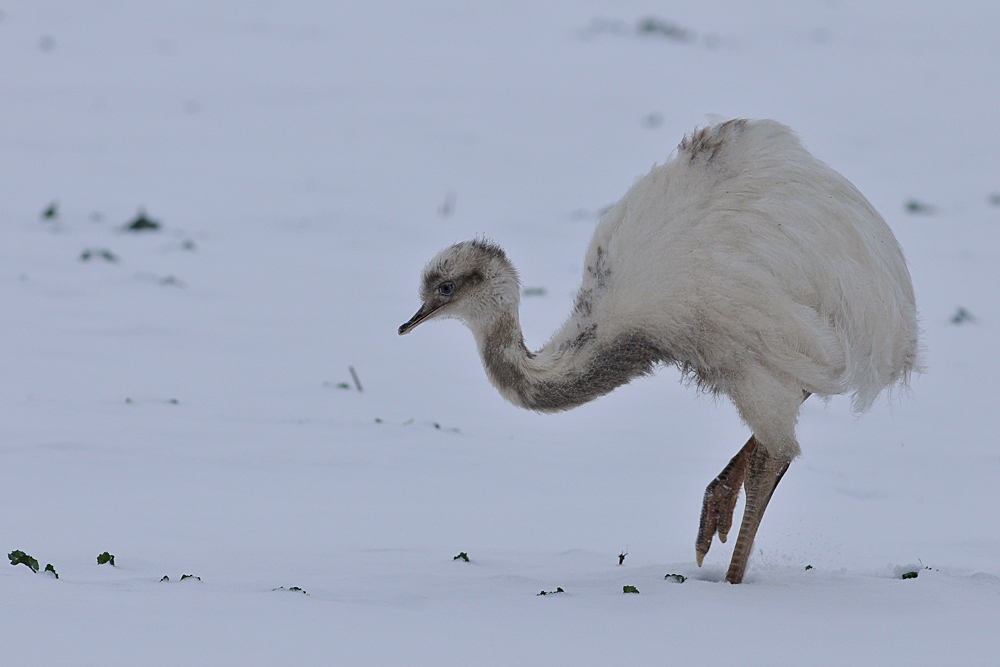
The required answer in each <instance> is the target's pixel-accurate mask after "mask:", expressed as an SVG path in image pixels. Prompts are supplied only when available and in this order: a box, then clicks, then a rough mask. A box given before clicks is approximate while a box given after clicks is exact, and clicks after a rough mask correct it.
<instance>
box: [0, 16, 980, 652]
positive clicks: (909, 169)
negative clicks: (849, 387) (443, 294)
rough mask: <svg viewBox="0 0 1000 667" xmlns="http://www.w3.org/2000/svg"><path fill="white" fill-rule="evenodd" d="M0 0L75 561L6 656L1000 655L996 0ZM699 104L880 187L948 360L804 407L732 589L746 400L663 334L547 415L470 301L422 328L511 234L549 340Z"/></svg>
mask: <svg viewBox="0 0 1000 667" xmlns="http://www.w3.org/2000/svg"><path fill="white" fill-rule="evenodd" d="M0 12H2V13H0V63H2V68H0V99H2V100H3V103H2V104H0V225H2V228H3V236H2V240H3V243H0V307H2V309H3V313H4V316H3V317H2V318H0V406H2V408H0V410H2V415H3V416H2V419H0V547H2V548H3V550H4V553H7V552H10V551H13V550H15V549H19V550H23V551H25V552H27V553H28V554H31V555H32V556H34V557H36V558H37V559H38V560H39V562H40V564H41V565H42V567H44V565H45V564H46V563H52V564H53V566H54V567H55V569H56V570H57V571H58V573H59V575H60V578H59V579H58V580H56V579H54V578H53V577H51V576H50V575H47V574H44V573H39V574H34V573H32V572H31V571H30V570H29V569H28V568H27V567H26V566H23V565H18V566H15V567H10V566H8V565H7V564H6V562H4V563H2V564H0V600H2V602H3V612H4V620H3V623H2V624H0V662H2V664H9V665H99V664H100V665H105V664H109V665H178V664H188V665H452V664H467V665H533V664H545V665H609V664H614V665H647V664H698V665H732V664H746V665H866V664H867V665H907V666H912V665H996V664H1000V632H998V630H1000V519H998V513H997V510H996V495H997V489H998V479H1000V448H998V443H997V438H998V428H997V424H998V419H997V413H998V408H1000V401H998V399H997V394H996V391H995V389H996V379H997V377H998V375H1000V362H998V355H997V340H998V327H1000V307H998V306H1000V297H998V292H997V287H998V285H1000V269H998V267H1000V205H997V204H996V203H992V202H991V200H990V197H991V195H994V194H997V193H1000V166H998V165H1000V162H998V160H997V155H998V154H1000V124H998V123H997V122H996V121H997V100H998V99H1000V78H998V76H997V71H998V69H1000V68H998V65H1000V42H998V41H997V39H996V35H997V34H998V33H1000V4H998V3H996V1H995V0H980V1H968V2H962V3H953V2H924V3H913V2H903V1H899V2H887V3H868V2H860V1H854V0H828V1H825V2H793V1H792V0H787V1H786V2H776V3H771V4H768V5H764V6H758V5H756V4H755V3H742V2H735V1H734V2H705V3H686V4H681V3H666V4H664V3H640V2H614V3H613V2H593V1H589V0H584V1H583V2H579V1H577V2H568V1H563V2H552V3H537V2H504V3H496V4H484V3H464V2H454V1H449V0H436V1H433V2H430V1H429V2H421V3H367V2H333V3H331V2H319V1H316V2H300V3H281V2H274V1H264V0H261V1H256V2H235V1H229V2H214V3H204V2H193V1H190V0H184V1H175V2H169V3H131V2H112V1H110V0H108V1H103V2H91V3H68V2H64V1H58V2H57V1H55V0H32V1H31V2H26V1H23V0H13V1H12V2H7V3H4V4H3V5H2V6H0ZM649 16H654V17H658V18H660V19H662V20H663V21H664V22H672V23H674V24H676V25H677V26H679V27H680V28H682V29H684V30H686V31H687V32H686V33H685V35H686V37H687V38H688V39H686V40H680V39H671V38H669V37H667V36H663V35H638V34H636V30H635V26H636V24H637V23H638V22H639V21H640V20H642V19H644V18H646V17H649ZM709 113H714V114H719V115H720V116H722V117H736V116H745V117H757V118H775V119H778V120H781V121H783V122H785V123H788V124H789V125H791V126H792V127H793V128H795V129H796V130H797V131H798V132H799V133H800V135H801V136H802V137H803V139H804V141H805V143H806V145H807V146H808V147H809V148H810V149H811V150H812V151H813V153H814V154H816V155H817V156H818V157H820V158H821V159H823V160H825V161H827V162H828V163H829V164H831V165H832V166H833V167H834V168H836V169H837V170H839V171H841V172H842V173H844V174H845V175H846V176H847V177H848V178H849V179H851V180H852V181H853V182H854V183H855V184H856V185H857V186H858V187H859V188H860V189H861V190H862V191H863V192H864V193H865V194H866V195H867V196H868V197H869V199H870V200H871V201H872V202H873V203H874V204H875V205H876V207H877V208H878V209H879V210H881V211H882V213H883V215H884V216H885V217H886V219H887V220H888V222H889V224H890V225H891V226H892V228H893V229H894V230H895V232H896V234H897V236H898V238H899V240H900V242H901V243H902V245H903V247H904V249H905V250H906V252H907V255H908V258H909V261H910V263H911V270H912V274H913V279H914V284H915V287H916V290H917V296H918V305H919V308H920V310H921V314H922V317H923V326H924V328H925V331H926V337H925V344H926V347H927V359H928V362H929V366H930V372H929V373H927V374H925V375H924V376H922V377H919V378H917V379H916V380H915V381H914V383H913V386H912V391H910V392H908V393H903V394H901V395H899V396H897V400H896V401H894V402H893V403H892V404H890V403H889V402H888V401H887V400H886V399H885V398H883V399H882V400H880V401H879V403H878V404H877V405H876V407H875V408H874V409H873V410H872V411H871V413H869V414H867V415H865V416H863V417H861V418H855V417H854V416H852V415H851V414H850V412H849V406H848V403H847V401H846V399H836V400H833V401H830V402H829V403H827V404H824V403H823V402H820V401H809V402H807V403H806V404H805V406H804V408H803V410H802V417H801V421H800V427H799V436H800V441H801V443H802V449H803V455H802V457H801V458H800V459H799V460H797V461H796V462H795V463H794V464H793V465H792V468H791V470H790V471H789V474H788V475H787V476H786V477H785V480H784V481H783V482H782V484H781V486H780V487H779V488H778V490H777V492H776V494H775V496H774V499H773V501H772V503H771V506H770V508H769V509H768V512H767V516H766V517H765V519H764V522H763V525H762V527H761V530H760V533H759V535H758V539H757V544H756V549H755V553H754V556H753V557H752V559H751V561H750V568H749V570H748V574H747V579H746V583H745V584H744V585H741V586H730V585H729V584H726V583H725V582H724V581H723V577H724V573H725V569H726V566H727V564H728V561H729V556H730V553H731V547H732V544H733V542H732V541H730V542H729V543H728V544H726V545H722V544H719V543H718V542H716V543H715V545H714V546H713V548H712V550H711V552H710V553H709V554H708V557H707V559H706V564H705V567H704V568H701V569H699V568H697V567H696V566H695V564H694V562H693V559H694V537H695V532H696V528H697V521H698V513H699V510H700V502H701V497H702V492H703V490H704V487H705V485H706V484H707V483H708V482H709V481H710V480H711V479H712V478H713V477H714V476H715V475H716V474H717V473H718V472H719V470H720V469H721V468H722V467H723V465H725V463H726V462H727V461H728V460H729V457H730V456H732V454H733V453H735V451H736V450H737V449H738V448H739V447H740V445H742V443H743V442H744V441H745V439H746V437H747V435H748V434H747V431H746V428H745V427H744V426H742V425H741V424H740V422H739V420H738V418H737V417H736V415H735V412H734V410H733V408H732V406H730V405H729V404H728V403H716V402H715V401H713V400H712V399H710V398H706V397H704V396H697V395H696V394H695V393H693V392H692V391H691V390H689V389H686V388H685V387H683V386H682V385H680V384H679V383H678V381H677V380H678V376H677V373H676V371H673V370H665V371H663V372H661V373H659V374H658V375H657V376H656V377H654V378H647V379H643V380H640V381H637V382H635V383H633V384H632V385H630V386H628V387H624V388H622V389H620V390H618V391H616V392H614V393H613V394H611V395H610V396H608V397H606V398H604V399H601V400H599V401H596V402H594V403H592V404H590V405H587V406H584V407H582V408H580V409H577V410H574V411H572V412H569V413H566V414H560V415H555V416H539V415H535V414H532V413H528V412H522V411H518V410H516V409H515V408H513V407H511V406H509V405H507V404H505V403H504V402H503V401H502V400H501V399H500V397H499V396H498V394H497V393H496V392H495V391H494V390H493V389H492V387H490V386H489V383H488V382H487V380H486V378H485V376H484V374H483V371H482V369H481V367H480V365H479V361H478V359H477V357H476V353H475V349H474V345H473V342H472V340H471V336H470V335H469V333H468V332H467V331H466V330H464V329H463V328H462V327H461V325H459V324H457V323H450V324H434V325H427V326H425V327H421V328H420V329H418V330H417V331H416V332H414V334H412V335H410V336H407V337H406V338H402V339H401V338H399V337H398V336H397V335H396V327H397V326H398V325H399V324H400V323H402V322H403V321H405V320H406V319H408V318H409V316H410V315H411V314H412V313H413V312H414V311H415V310H416V308H417V306H418V305H419V304H418V302H417V298H416V288H417V281H418V276H419V271H420V269H421V268H422V266H423V264H424V262H425V261H426V260H427V259H428V258H429V257H430V256H431V255H432V254H433V253H435V252H436V251H437V250H439V249H440V248H441V247H443V246H444V245H446V244H449V243H452V242H454V241H457V240H462V239H467V238H470V237H473V236H475V235H477V234H487V235H489V236H490V237H491V238H493V239H495V240H497V241H498V242H500V243H501V244H502V245H503V246H504V247H505V248H506V249H507V251H508V253H509V255H510V256H511V258H512V259H513V260H514V261H515V263H516V264H517V265H518V266H519V268H520V269H521V272H522V276H523V277H524V279H525V282H526V285H527V286H528V287H543V288H545V290H546V294H545V295H544V296H533V297H527V298H525V299H524V305H523V309H522V322H523V323H524V325H525V333H526V337H527V339H528V343H529V346H534V347H537V346H539V345H541V344H542V343H543V342H544V340H545V339H546V336H547V335H548V334H549V333H550V332H551V331H553V330H554V329H555V328H556V327H557V326H558V325H559V324H560V323H561V321H562V320H563V318H564V317H565V316H566V314H567V313H568V312H569V311H570V308H571V304H572V298H573V293H574V289H575V287H576V285H577V284H578V280H579V276H580V272H581V266H580V262H581V261H582V257H583V253H584V250H585V248H586V244H587V240H588V238H589V235H590V233H591V231H592V229H593V227H594V225H595V223H596V220H597V217H598V215H599V212H600V211H601V210H602V209H604V208H605V207H606V206H608V205H609V204H611V203H613V202H614V201H615V199H616V198H617V197H619V196H620V195H621V194H623V193H624V192H625V190H626V189H627V188H628V186H629V185H630V184H631V183H632V181H633V180H634V179H635V178H636V177H638V176H640V175H641V174H642V173H643V172H644V171H646V170H647V169H648V168H649V166H650V165H651V164H653V163H654V162H657V161H663V160H664V159H666V158H667V157H668V155H669V154H670V153H671V151H672V150H673V147H674V146H676V144H677V142H678V141H679V140H680V138H681V137H682V136H683V134H684V133H685V132H688V131H690V130H691V129H692V128H694V127H695V126H696V125H703V124H706V123H707V122H709V121H708V120H707V119H706V114H709ZM911 200H915V201H917V202H920V203H922V204H926V205H929V206H931V207H933V208H932V209H931V210H930V211H928V212H922V213H911V212H908V211H907V210H906V206H905V205H906V203H907V202H909V201H911ZM53 201H57V202H58V208H57V216H56V217H55V218H51V219H43V218H41V216H40V214H41V212H42V211H43V210H44V209H45V208H47V207H48V206H49V204H50V203H51V202H53ZM446 202H450V203H451V204H452V205H453V210H452V211H451V213H450V214H449V215H444V214H442V210H441V209H442V206H444V205H445V204H446ZM140 207H143V208H145V210H146V211H147V215H148V216H149V217H151V218H153V219H156V220H159V221H160V222H162V224H163V228H162V229H161V230H160V231H158V232H143V233H129V232H125V231H122V228H123V226H124V225H125V224H126V223H128V222H129V221H130V220H132V219H133V218H134V217H135V216H136V214H137V211H138V210H139V209H140ZM446 212H447V211H446ZM88 249H89V250H90V251H91V255H92V256H91V258H90V259H89V260H87V261H84V260H82V259H81V256H82V254H83V253H84V251H86V250H88ZM103 250H108V251H109V252H110V253H111V255H112V256H113V257H115V258H117V261H115V262H111V261H107V260H106V259H104V258H103V257H101V256H100V253H101V252H102V251H103ZM960 307H961V308H964V309H966V311H967V312H969V313H971V314H972V316H973V317H974V318H975V319H974V321H967V322H964V323H961V324H954V323H952V321H951V320H952V317H953V315H954V314H955V313H956V311H957V309H958V308H960ZM349 366H353V367H354V369H356V371H357V374H358V378H359V380H360V381H361V383H362V385H363V388H364V391H363V392H358V391H357V390H356V389H355V388H353V384H354V381H353V379H352V378H351V375H350V373H349V371H348V367H349ZM341 383H346V384H347V386H348V387H349V388H348V389H343V388H340V387H338V385H339V384H341ZM626 548H627V550H628V556H627V557H626V559H625V562H624V564H623V565H621V566H619V565H618V554H619V553H620V552H622V551H623V550H624V549H626ZM103 551H110V552H111V553H113V554H115V556H116V565H115V567H112V566H111V565H98V564H97V562H96V556H97V555H98V554H99V553H101V552H103ZM459 552H467V553H468V555H469V557H470V559H471V560H470V562H468V563H466V562H464V561H462V560H454V559H453V557H454V556H456V555H457V554H458V553H459ZM807 565H811V566H813V567H812V569H809V570H806V569H805V568H806V566H807ZM922 568H929V569H922ZM909 570H919V576H918V577H917V578H916V579H908V580H903V579H901V577H900V575H901V574H902V573H903V572H906V571H909ZM667 573H679V574H683V575H685V576H687V577H689V578H688V580H687V581H686V582H684V583H683V584H676V583H672V582H670V581H666V580H664V575H665V574H667ZM182 574H192V575H196V576H197V577H200V579H197V578H189V579H186V580H184V581H179V578H180V576H181V575H182ZM164 575H168V576H169V578H170V581H169V582H161V578H162V577H163V576H164ZM624 585H632V586H636V587H637V588H638V589H639V591H640V594H639V595H624V594H623V593H622V587H623V586H624ZM292 587H300V588H302V589H304V590H305V593H301V592H298V591H292V590H290V589H291V588H292ZM556 587H562V588H563V589H564V590H565V593H561V594H557V595H553V596H549V595H547V596H538V595H537V593H539V592H540V591H542V590H546V591H552V590H555V589H556ZM275 589H277V590H275Z"/></svg>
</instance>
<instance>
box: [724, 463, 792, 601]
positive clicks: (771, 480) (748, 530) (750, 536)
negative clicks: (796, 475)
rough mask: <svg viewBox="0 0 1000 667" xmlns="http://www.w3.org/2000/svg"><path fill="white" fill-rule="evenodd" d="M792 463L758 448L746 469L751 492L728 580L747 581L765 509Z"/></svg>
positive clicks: (744, 509)
mask: <svg viewBox="0 0 1000 667" xmlns="http://www.w3.org/2000/svg"><path fill="white" fill-rule="evenodd" d="M790 463H791V460H780V459H776V458H774V457H773V456H771V455H770V454H769V453H768V451H767V449H766V448H765V447H757V448H756V449H755V451H754V453H753V455H752V456H751V457H750V464H749V465H748V466H747V468H746V480H745V481H744V486H745V487H746V490H747V502H746V506H745V507H744V508H743V523H742V524H740V535H739V537H737V538H736V546H735V547H734V548H733V559H732V561H731V562H730V563H729V571H728V572H727V573H726V581H728V582H729V583H731V584H738V583H740V582H741V581H743V574H744V573H745V572H746V569H747V560H749V558H750V552H751V551H752V550H753V541H754V538H755V537H756V536H757V528H758V527H759V526H760V520H761V519H762V518H763V517H764V510H765V509H767V503H768V502H769V501H770V500H771V494H773V493H774V489H775V487H776V486H778V482H780V481H781V477H782V475H784V474H785V471H786V470H788V465H789V464H790Z"/></svg>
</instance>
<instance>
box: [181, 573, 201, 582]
mask: <svg viewBox="0 0 1000 667" xmlns="http://www.w3.org/2000/svg"><path fill="white" fill-rule="evenodd" d="M185 579H197V580H198V581H201V577H196V576H195V575H193V574H182V575H181V581H184V580H185Z"/></svg>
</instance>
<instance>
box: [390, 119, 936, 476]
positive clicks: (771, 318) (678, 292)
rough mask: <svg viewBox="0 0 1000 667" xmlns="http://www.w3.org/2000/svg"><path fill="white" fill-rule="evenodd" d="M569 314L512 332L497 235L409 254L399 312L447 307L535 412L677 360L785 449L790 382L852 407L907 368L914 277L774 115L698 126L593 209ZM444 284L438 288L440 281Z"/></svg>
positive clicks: (505, 267) (861, 405) (886, 236)
mask: <svg viewBox="0 0 1000 667" xmlns="http://www.w3.org/2000/svg"><path fill="white" fill-rule="evenodd" d="M585 265H586V268H585V270H584V276H583V283H582V285H581V288H580V293H579V295H578V297H577V300H576V304H575V307H574V310H573V313H572V315H571V316H570V318H569V319H568V320H567V322H566V323H565V324H564V325H563V327H562V328H561V329H560V330H559V331H558V332H556V334H555V335H554V336H553V337H552V339H551V340H550V341H549V342H548V343H546V344H545V345H544V346H543V347H542V348H541V349H540V350H538V351H537V352H535V353H533V354H532V353H530V352H528V351H527V349H525V347H524V343H523V338H522V337H521V333H520V325H519V321H518V319H517V310H518V304H519V294H518V279H517V273H516V271H515V270H514V268H513V266H512V265H511V264H510V262H509V261H508V260H507V258H506V256H505V255H504V253H503V251H502V250H500V249H499V248H498V247H496V246H493V245H491V244H488V243H486V242H482V241H474V242H466V243H460V244H456V245H455V246H452V247H451V248H448V249H446V250H444V251H442V252H441V253H440V254H439V255H438V256H437V257H435V258H434V259H432V260H431V262H430V263H429V264H428V266H427V268H426V269H425V273H424V285H423V291H422V297H423V298H424V307H423V308H422V309H421V311H420V312H418V314H417V315H416V316H414V319H413V320H411V321H410V322H408V323H407V324H405V325H403V327H401V328H400V333H405V332H406V331H408V330H409V329H410V328H412V326H415V325H416V324H417V323H419V322H420V321H422V320H423V319H427V318H429V317H432V316H451V317H458V318H460V319H462V320H463V321H465V322H466V323H467V324H468V325H469V327H470V329H472V331H473V333H474V334H475V336H476V339H477V342H478V345H479V350H480V353H481V355H482V358H483V362H484V365H485V367H486V370H487V374H488V375H489V377H490V379H491V381H492V382H493V383H494V385H495V386H496V387H497V388H498V389H499V390H500V392H501V393H502V394H503V395H504V396H505V397H506V398H508V399H509V400H511V401H512V402H514V403H516V404H518V405H521V406H523V407H528V408H532V409H536V410H540V411H555V410H561V409H568V408H571V407H575V406H576V405H579V404H580V403H583V402H586V401H588V400H591V399H593V398H596V397H597V396H599V395H602V394H604V393H607V392H608V391H610V390H611V389H613V388H614V387H616V386H619V385H620V384H623V383H624V382H627V381H629V380H630V379H632V378H633V377H635V376H637V375H641V374H644V373H647V372H649V371H650V370H651V368H652V367H653V366H654V365H655V364H656V363H659V362H662V363H672V364H676V365H678V366H679V367H680V368H681V369H682V370H683V371H684V372H685V373H687V374H689V375H690V376H692V377H693V378H695V379H696V381H697V382H698V384H699V385H700V386H702V387H703V388H705V389H708V390H711V391H714V392H718V393H723V394H725V395H727V396H729V397H730V398H731V399H732V400H733V402H734V403H735V404H736V407H737V409H738V410H739V413H740V415H741V417H742V418H743V419H744V420H745V421H746V422H747V424H748V425H749V426H750V428H751V429H752V430H753V433H754V434H755V436H756V438H757V440H758V441H760V442H761V443H763V445H764V446H765V447H766V448H767V450H768V451H769V452H770V453H771V454H772V455H774V456H777V457H780V458H781V459H783V460H790V459H791V458H793V457H794V456H796V455H797V454H798V453H799V447H798V444H797V443H796V440H795V434H794V428H795V422H796V417H797V414H798V409H799V405H800V404H801V402H802V400H803V398H804V396H806V395H808V394H810V393H813V394H819V395H821V396H829V395H834V394H842V393H850V394H852V395H853V407H854V409H855V410H857V411H864V410H867V409H868V408H869V407H870V406H871V405H872V403H873V402H874V400H875V399H876V398H877V396H878V395H879V394H880V392H881V391H882V390H883V389H885V388H886V387H889V386H892V385H894V384H896V383H901V382H903V383H905V382H906V381H907V379H908V377H909V374H910V372H911V371H913V370H919V361H918V334H919V330H918V325H917V313H916V306H915V302H914V295H913V288H912V285H911V282H910V276H909V273H908V271H907V268H906V262H905V260H904V258H903V253H902V250H901V249H900V247H899V244H898V243H897V242H896V239H895V238H894V237H893V235H892V232H891V231H890V229H889V227H888V226H887V225H886V223H885V221H884V220H883V219H882V217H881V216H880V215H879V214H878V213H877V212H876V211H875V209H874V208H873V207H872V206H871V204H869V203H868V201H867V200H866V199H865V198H864V196H863V195H862V194H861V193H860V192H858V190H857V189H856V188H855V187H854V186H853V185H851V183H850V182H848V181H847V179H845V178H844V177H842V176H841V175H840V174H838V173H837V172H835V171H833V170H832V169H830V168H829V167H828V166H826V165H825V164H823V163H822V162H820V161H819V160H817V159H815V158H814V157H812V156H811V155H810V154H809V153H808V152H807V151H806V150H805V149H804V148H803V147H802V145H801V144H800V142H799V140H798V139H797V138H796V136H795V135H794V134H793V133H792V132H791V131H790V130H789V129H788V128H787V127H785V126H783V125H781V124H779V123H777V122H774V121H746V120H735V121H729V122H727V123H723V124H720V125H716V126H714V127H710V128H706V129H703V130H699V131H696V132H695V133H693V134H692V135H690V136H688V137H686V138H685V139H684V141H683V142H682V143H681V144H680V146H679V147H678V150H677V154H676V156H675V157H673V158H672V159H671V160H669V161H668V162H666V163H665V164H663V165H659V166H655V167H654V168H653V169H652V170H651V171H650V172H649V173H648V174H646V175H645V176H643V177H642V178H640V179H639V180H638V181H637V182H636V183H635V184H634V185H633V186H632V187H631V189H629V191H628V192H627V193H626V194H625V196H623V197H622V198H621V200H620V201H618V203H617V204H616V205H615V206H614V207H613V208H612V209H611V210H610V211H609V212H608V213H607V214H606V215H605V216H604V218H603V219H602V220H601V222H600V224H599V225H598V227H597V229H596V231H595V233H594V237H593V240H592V241H591V244H590V248H589V250H588V251H587V255H586V262H585ZM445 283H450V284H451V285H452V287H451V288H449V289H453V290H454V292H453V293H451V292H449V294H441V293H440V292H439V291H435V290H438V289H439V287H440V286H441V285H443V284H445Z"/></svg>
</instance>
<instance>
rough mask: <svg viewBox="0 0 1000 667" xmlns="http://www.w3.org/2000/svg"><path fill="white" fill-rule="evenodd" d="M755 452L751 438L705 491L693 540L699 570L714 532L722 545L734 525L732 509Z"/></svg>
mask: <svg viewBox="0 0 1000 667" xmlns="http://www.w3.org/2000/svg"><path fill="white" fill-rule="evenodd" d="M756 449H757V439H756V438H754V437H753V436H752V435H751V436H750V439H749V440H747V444H745V445H743V448H742V449H741V450H740V451H738V452H737V453H736V456H734V457H733V458H732V460H731V461H730V462H729V465H727V466H726V467H725V468H723V470H722V472H720V473H719V475H718V477H716V478H715V479H713V480H712V483H711V484H709V485H708V487H707V488H706V489H705V499H704V501H703V502H702V505H701V522H700V524H699V526H698V539H697V540H696V541H695V545H694V550H695V555H696V557H697V559H698V567H701V563H702V561H703V560H704V559H705V554H707V553H708V550H709V548H711V546H712V538H713V537H715V533H716V532H718V533H719V541H721V542H725V541H726V538H727V537H728V536H729V529H730V528H731V527H732V525H733V509H734V508H735V507H736V499H737V498H738V497H739V495H740V487H741V486H743V476H744V474H745V472H746V469H747V463H748V462H749V461H750V457H751V456H752V455H753V453H754V451H756Z"/></svg>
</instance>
